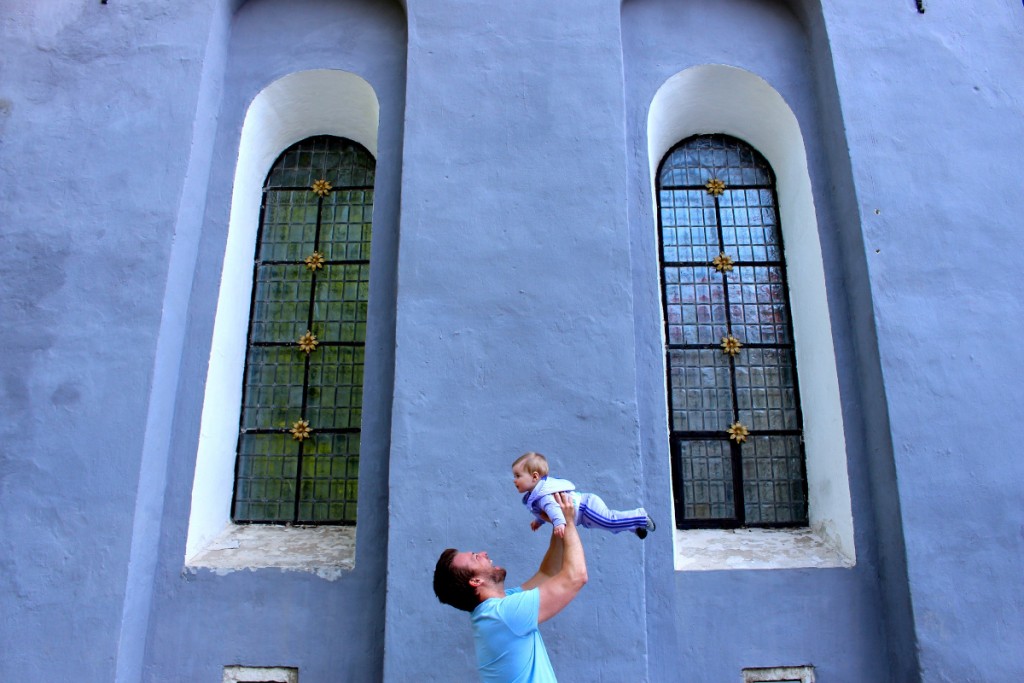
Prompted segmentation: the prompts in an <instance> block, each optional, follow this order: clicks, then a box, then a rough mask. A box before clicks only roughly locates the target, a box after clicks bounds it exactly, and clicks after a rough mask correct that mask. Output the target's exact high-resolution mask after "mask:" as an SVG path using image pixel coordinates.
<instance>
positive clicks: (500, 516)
mask: <svg viewBox="0 0 1024 683" xmlns="http://www.w3.org/2000/svg"><path fill="white" fill-rule="evenodd" d="M22 4H27V3H22ZM926 4H927V12H926V13H925V14H919V13H918V12H917V11H916V9H915V4H914V3H913V2H910V1H909V0H907V1H906V2H898V3H891V2H882V1H881V0H865V1H863V2H860V3H842V2H838V1H833V0H828V1H826V2H824V3H821V5H823V6H819V3H817V2H813V1H812V0H794V2H793V3H792V5H790V4H789V3H786V2H781V1H778V2H775V1H770V0H686V1H683V0H626V1H625V2H623V3H620V2H617V1H614V0H598V1H596V2H595V0H562V1H561V2H558V3H549V2H543V1H541V0H524V1H521V2H516V3H494V2H485V1H484V0H408V2H407V3H405V5H406V6H405V7H403V6H401V5H399V4H397V3H392V2H378V1H373V0H344V1H335V2H331V1H328V0H297V1H294V2H288V3H282V2H274V1H272V0H249V2H246V3H244V4H241V3H232V2H229V1H228V0H199V1H197V2H192V3H186V4H184V5H181V6H180V7H179V6H175V8H174V9H173V10H171V9H168V8H166V7H165V6H164V3H157V2H152V1H145V2H135V3H127V2H122V1H119V0H109V3H108V4H106V5H101V4H100V3H99V2H98V1H97V2H95V3H93V2H90V3H85V4H83V3H78V2H75V3H72V2H68V1H67V0H50V1H49V2H46V3H36V4H34V5H30V6H25V7H23V6H17V7H15V6H14V5H15V3H12V2H4V3H3V4H2V5H0V14H2V15H3V16H4V21H3V22H0V239H2V241H3V246H4V248H3V249H0V273H2V274H3V277H2V279H0V288H2V296H0V320H2V321H3V324H2V325H0V339H2V346H0V348H2V349H3V351H4V363H3V365H2V368H0V371H2V379H3V381H2V382H0V391H2V394H0V396H2V399H0V400H2V406H3V409H4V410H3V412H4V416H5V417H4V420H3V436H4V438H3V440H2V444H3V445H2V446H0V606H2V609H3V611H4V613H5V615H6V616H5V619H4V620H2V621H0V678H2V679H4V680H7V679H11V680H15V679H22V680H38V681H51V680H63V679H64V678H66V677H67V674H68V672H73V673H74V675H75V676H76V677H77V679H79V680H83V681H110V680H119V681H135V680H145V681H180V680H196V681H199V680H211V681H216V680H219V677H220V674H221V670H222V667H223V666H224V665H228V664H238V663H245V664H263V665H286V666H298V667H299V669H300V676H301V678H300V680H302V681H303V683H310V682H311V681H312V682H317V681H338V680H351V681H368V680H379V679H384V680H389V681H408V680H417V681H421V680H422V681H452V680H473V675H474V674H473V653H472V644H471V638H470V633H469V627H468V624H467V619H466V617H465V615H463V614H461V613H459V612H456V611H455V610H452V609H449V608H447V607H443V606H440V605H438V604H437V602H436V601H435V600H434V598H433V596H432V594H431V592H430V575H431V572H432V569H433V566H434V562H435V560H436V558H437V554H438V552H439V551H440V550H441V549H442V548H444V547H448V546H456V547H460V548H464V549H474V550H479V549H485V550H488V551H490V553H491V554H492V556H493V557H494V558H495V560H496V561H497V562H498V563H499V564H503V565H505V566H506V567H507V568H508V570H509V577H510V579H514V578H524V577H526V576H528V575H529V574H530V573H531V572H532V571H533V570H534V569H535V567H536V563H537V561H538V560H539V557H540V555H541V554H542V552H543V549H544V547H545V546H546V537H545V535H544V534H542V533H538V534H530V533H529V530H528V528H527V523H528V518H527V516H526V515H525V514H524V513H523V511H522V510H521V509H520V507H521V506H520V505H519V503H518V499H517V496H516V495H515V492H514V489H513V488H512V486H511V482H510V476H509V464H510V462H511V460H512V459H513V458H514V457H515V456H516V455H517V454H519V453H520V452H522V451H524V450H527V449H535V450H540V451H542V452H545V453H548V454H549V456H551V458H552V459H553V461H554V464H555V473H556V474H558V475H561V476H565V477H568V478H571V479H574V480H576V481H578V482H581V483H585V485H586V486H588V487H589V488H592V489H593V490H596V491H599V492H602V493H603V494H606V496H607V499H608V501H609V503H611V504H613V505H619V506H626V505H630V506H631V505H633V504H634V503H635V502H640V501H642V502H643V503H644V504H645V505H646V506H647V507H648V509H649V510H650V511H651V513H652V515H653V516H654V517H655V518H656V519H658V520H666V521H667V520H668V519H669V517H670V514H671V512H670V507H669V506H670V504H671V492H670V481H669V471H668V469H669V468H668V460H667V443H666V439H665V425H664V395H663V391H664V389H663V384H664V379H663V371H662V360H661V355H662V350H661V348H660V325H661V323H660V317H659V316H660V304H659V302H658V300H657V287H656V278H657V262H656V255H655V253H654V242H653V239H652V236H651V231H653V230H654V222H653V217H652V215H651V198H650V184H649V178H648V160H647V158H646V153H647V152H646V149H647V148H646V145H647V142H646V140H647V138H646V116H647V110H648V107H649V105H650V102H651V98H652V97H653V96H654V93H655V92H656V91H657V89H658V88H659V87H660V86H661V84H662V83H664V81H665V80H666V79H667V78H669V77H670V76H672V75H673V74H675V73H678V72H679V71H681V70H683V69H685V68H687V67H689V66H693V65H698V64H704V63H721V64H729V65H733V66H738V67H741V68H744V69H747V70H748V71H751V72H753V73H755V74H757V75H759V76H760V77H762V78H764V79H765V80H766V81H767V82H768V83H770V84H771V85H772V86H773V87H774V88H776V89H777V90H778V91H779V93H781V94H782V96H783V97H784V98H785V100H786V102H787V103H788V105H789V106H790V107H791V108H792V110H793V112H794V113H795V115H796V117H797V119H798V121H799V123H800V127H801V130H802V131H803V134H804V138H805V144H806V146H807V153H808V166H809V170H810V175H811V182H812V188H813V193H814V202H815V207H816V210H817V212H818V216H817V218H818V225H819V237H820V239H821V243H822V250H823V257H824V260H825V273H826V285H827V290H828V302H829V308H830V312H831V316H832V322H833V337H834V340H835V352H836V359H837V364H838V367H839V381H840V389H841V394H842V401H843V415H844V420H845V423H846V440H847V443H846V450H847V456H848V471H849V476H850V486H851V496H852V502H853V514H854V522H855V528H856V539H855V541H856V546H857V564H856V565H855V566H854V567H852V568H849V569H799V570H770V571H767V570H766V571H742V570H731V571H717V572H676V571H674V570H673V557H672V544H671V530H670V529H669V528H668V526H669V525H668V524H667V523H666V524H664V525H661V526H659V529H658V531H657V532H655V533H654V534H652V535H651V536H650V537H649V538H648V539H647V540H646V541H645V542H643V543H640V542H639V541H638V540H637V539H636V538H635V537H632V536H630V537H612V536H609V535H606V534H597V533H589V534H587V535H586V536H585V537H584V540H585V543H586V549H587V556H588V560H589V562H590V566H591V581H590V583H589V585H588V586H587V587H586V589H585V590H584V592H583V594H582V595H581V596H580V598H579V599H578V600H576V601H575V602H574V603H573V604H572V606H571V607H569V608H568V609H567V610H566V611H565V612H564V613H563V614H561V615H559V617H558V618H557V619H555V620H554V621H552V622H550V623H549V624H547V625H546V626H545V627H544V629H543V630H544V635H545V639H546V641H547V643H548V647H549V650H550V652H551V656H552V660H553V662H554V665H555V668H556V671H557V672H558V673H559V674H560V675H561V677H562V679H563V680H606V681H642V680H649V681H669V680H685V681H694V682H702V681H706V682H707V683H719V682H721V681H728V680H738V679H739V671H740V669H741V668H742V667H744V666H766V665H781V664H803V663H812V664H814V665H815V666H816V667H817V671H818V675H819V680H827V681H849V682H861V681H872V682H875V681H892V682H893V683H903V682H904V681H913V680H917V679H918V678H920V679H921V680H924V681H929V682H932V681H934V682H940V681H942V682H945V681H951V682H952V681H956V682H963V681H989V680H1016V679H1018V678H1020V677H1021V674H1024V657H1022V656H1021V655H1020V654H1019V650H1020V648H1019V647H1014V646H1012V644H1013V643H1014V642H1017V643H1019V642H1020V634H1021V633H1024V597H1022V591H1021V587H1020V566H1021V562H1022V560H1024V505H1022V502H1024V500H1022V497H1024V496H1022V494H1021V489H1020V486H1019V485H1018V484H1017V482H1019V481H1020V480H1021V478H1022V475H1024V465H1022V464H1021V460H1020V458H1018V457H1016V455H1015V449H1014V443H1013V439H1014V431H1013V425H1014V422H1013V420H1014V414H1013V412H1012V409H1007V408H1008V407H1010V408H1012V406H1016V405H1018V404H1019V403H1020V399H1021V396H1020V391H1019V389H1018V382H1017V381H1016V375H1017V373H1016V372H1015V368H1017V367H1018V366H1019V365H1020V362H1019V361H1020V360H1021V359H1020V356H1021V351H1020V348H1021V345H1020V344H1019V343H1016V340H1017V339H1019V338H1020V336H1021V332H1022V330H1021V322H1020V321H1021V319H1022V316H1021V313H1022V311H1021V302H1020V297H1019V296H1018V295H1017V294H1016V291H1015V287H1014V285H1015V282H1014V278H1015V275H1016V273H1017V270H1018V268H1017V267H1016V266H1017V252H1019V251H1020V249H1019V247H1020V246H1021V242H1022V237H1021V231H1020V230H1019V222H1020V220H1019V216H1020V213H1021V210H1022V209H1024V206H1022V204H1024V199H1022V198H1021V197H1022V195H1021V192H1020V188H1019V184H1020V183H1019V180H1018V173H1017V172H1016V170H1015V169H1017V167H1018V166H1019V164H1020V161H1019V156H1020V151H1021V148H1022V142H1024V116H1022V115H1021V114H1022V109H1024V103H1022V101H1021V95H1020V93H1021V92H1024V87H1022V86H1024V72H1022V71H1021V69H1020V67H1019V63H1018V62H1019V55H1018V53H1019V49H1018V48H1019V45H1020V36H1021V34H1022V31H1024V8H1022V7H1021V5H1020V3H1019V2H1016V0H994V2H993V3H990V4H987V5H980V4H977V3H975V4H973V5H972V4H971V3H938V2H934V1H933V0H926ZM314 68H333V69H342V70H346V71H351V72H353V73H356V74H358V75H360V76H362V77H363V78H365V79H366V80H367V81H368V82H369V83H370V84H371V85H372V86H373V88H374V90H375V92H376V95H377V97H378V99H379V101H380V105H381V110H380V111H381V114H380V135H379V150H378V167H377V168H378V184H377V193H376V204H375V212H374V231H375V232H374V235H375V236H374V245H373V246H374V259H375V263H374V268H375V281H374V282H375V284H374V286H375V290H374V292H373V293H372V296H373V301H372V303H371V305H372V306H374V311H375V313H376V315H375V318H374V326H372V327H371V338H370V339H369V340H368V345H369V346H370V347H371V348H372V349H373V350H374V352H373V354H372V355H373V358H374V359H375V360H374V361H373V363H372V366H371V367H368V369H367V373H368V374H367V377H368V380H367V395H366V399H365V404H366V406H367V409H366V410H365V415H366V418H365V419H366V423H365V424H364V432H363V458H362V466H361V480H360V491H361V499H360V521H359V534H358V546H357V563H356V569H355V570H353V571H351V572H348V573H346V574H345V575H344V576H343V577H342V578H341V579H338V580H336V581H328V580H325V579H323V578H319V577H317V576H316V575H314V574H307V573H301V572H283V571H280V570H276V569H263V570H256V571H240V572H233V573H229V574H226V575H218V574H215V573H213V572H210V571H206V570H184V569H183V557H184V545H185V537H186V533H187V525H188V516H189V506H190V498H191V491H192V481H193V476H194V468H195V460H196V445H197V442H198V432H199V422H200V414H201V411H202V400H203V395H204V394H203V392H204V381H205V377H206V369H207V363H208V360H209V349H210V338H211V334H212V328H213V322H214V316H215V313H216V311H215V308H216V301H217V292H218V286H219V281H220V269H221V264H222V261H223V257H224V247H225V240H226V230H227V222H228V212H229V209H230V197H231V185H232V181H233V177H234V171H235V161H236V159H237V154H238V140H239V134H240V131H241V125H242V121H243V118H244V116H245V112H246V109H247V107H248V105H249V103H250V102H251V100H252V98H253V97H255V95H256V94H257V93H258V92H259V91H260V90H261V89H262V88H264V87H265V86H266V85H268V84H269V83H271V82H273V81H274V80H275V79H277V78H280V77H281V76H284V75H287V74H289V73H293V72H296V71H300V70H304V69H314ZM652 283H655V285H654V286H652Z"/></svg>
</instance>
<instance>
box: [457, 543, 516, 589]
mask: <svg viewBox="0 0 1024 683" xmlns="http://www.w3.org/2000/svg"><path fill="white" fill-rule="evenodd" d="M452 566H453V567H456V568H458V569H466V570H469V571H470V572H472V574H473V578H479V579H483V580H484V581H489V582H491V583H495V584H501V583H503V582H504V581H505V573H506V572H505V569H504V568H503V567H496V566H494V562H492V561H491V558H490V557H488V556H487V552H486V551H480V552H470V551H468V550H467V551H463V552H461V553H456V555H455V557H453V558H452ZM471 581H472V579H471Z"/></svg>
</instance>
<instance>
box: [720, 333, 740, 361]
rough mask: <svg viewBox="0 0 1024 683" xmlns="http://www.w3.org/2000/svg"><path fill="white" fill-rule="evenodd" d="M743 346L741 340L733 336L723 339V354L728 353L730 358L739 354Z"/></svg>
mask: <svg viewBox="0 0 1024 683" xmlns="http://www.w3.org/2000/svg"><path fill="white" fill-rule="evenodd" d="M742 346H743V342H741V341H740V340H739V339H737V338H736V337H734V336H732V335H731V334H730V335H729V336H728V337H722V353H727V354H729V355H730V356H735V355H736V354H737V353H739V352H740V347H742Z"/></svg>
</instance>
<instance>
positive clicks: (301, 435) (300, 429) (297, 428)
mask: <svg viewBox="0 0 1024 683" xmlns="http://www.w3.org/2000/svg"><path fill="white" fill-rule="evenodd" d="M290 431H291V433H292V438H293V439H295V440H296V441H302V440H304V439H308V438H309V437H310V435H311V434H312V433H313V430H312V429H310V428H309V423H308V422H306V421H305V420H296V421H295V424H293V425H292V428H291V430H290Z"/></svg>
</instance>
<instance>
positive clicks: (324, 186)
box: [312, 178, 331, 197]
mask: <svg viewBox="0 0 1024 683" xmlns="http://www.w3.org/2000/svg"><path fill="white" fill-rule="evenodd" d="M312 190H313V192H315V193H316V194H318V195H320V196H321V197H326V196H327V193H328V192H330V191H331V184H330V183H329V182H327V181H326V180H325V179H323V178H321V179H320V180H317V181H315V182H314V183H313V187H312Z"/></svg>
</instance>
